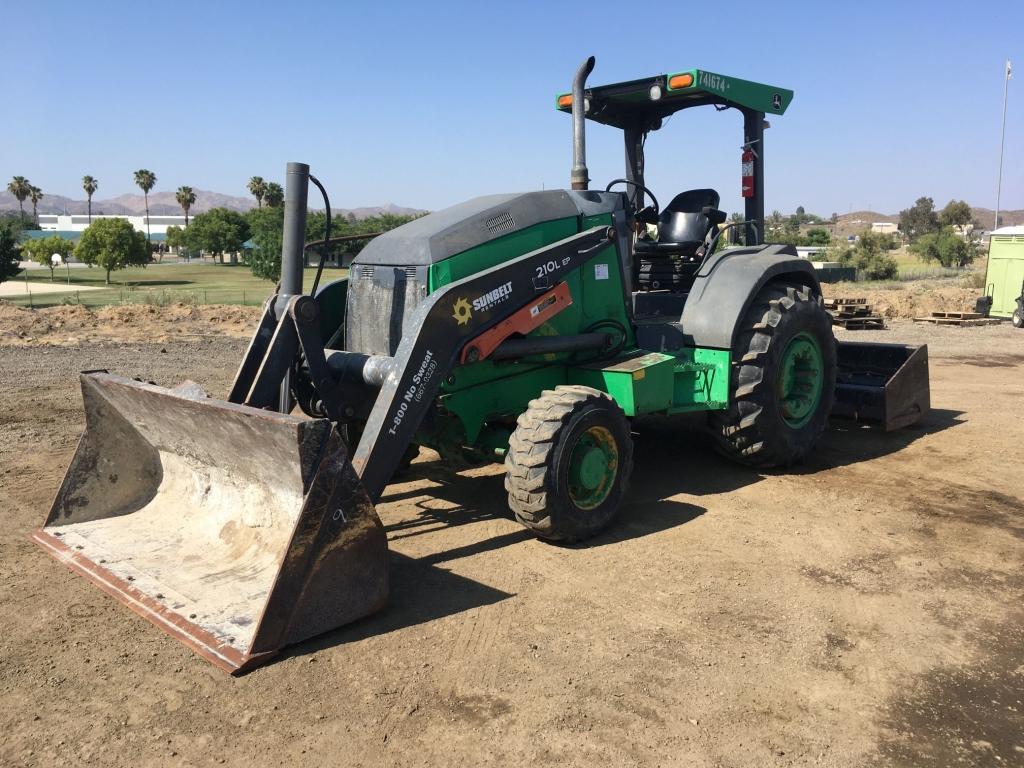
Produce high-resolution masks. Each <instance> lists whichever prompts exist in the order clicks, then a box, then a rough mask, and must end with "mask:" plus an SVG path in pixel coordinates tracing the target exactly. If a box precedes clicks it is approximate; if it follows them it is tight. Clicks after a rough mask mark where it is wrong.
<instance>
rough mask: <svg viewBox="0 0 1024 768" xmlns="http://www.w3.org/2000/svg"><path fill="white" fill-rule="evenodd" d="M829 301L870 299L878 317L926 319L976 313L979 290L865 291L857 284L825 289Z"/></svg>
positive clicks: (920, 286) (917, 287)
mask: <svg viewBox="0 0 1024 768" xmlns="http://www.w3.org/2000/svg"><path fill="white" fill-rule="evenodd" d="M824 291H825V298H826V299H845V298H861V297H863V298H866V299H867V300H868V304H870V305H871V306H872V307H873V308H874V313H875V314H876V315H879V316H881V317H885V318H888V319H890V320H895V319H898V318H899V319H904V320H906V319H910V318H914V317H923V316H926V315H928V314H930V313H932V312H973V311H974V302H975V301H977V299H978V297H979V296H981V293H982V292H981V291H980V290H979V289H977V288H962V287H959V286H936V285H935V284H934V283H928V282H925V281H922V282H914V283H907V284H906V285H904V286H901V287H899V288H891V289H887V288H864V287H862V286H859V285H858V284H857V283H835V284H834V285H826V286H824Z"/></svg>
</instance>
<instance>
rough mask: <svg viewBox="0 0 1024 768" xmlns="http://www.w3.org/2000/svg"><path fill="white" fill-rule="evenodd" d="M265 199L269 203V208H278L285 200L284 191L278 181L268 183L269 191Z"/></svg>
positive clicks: (265, 194)
mask: <svg viewBox="0 0 1024 768" xmlns="http://www.w3.org/2000/svg"><path fill="white" fill-rule="evenodd" d="M263 197H264V199H266V201H267V207H268V208H277V207H278V206H279V205H281V202H282V201H283V200H284V190H283V189H282V188H281V185H280V184H278V183H277V182H276V181H271V182H268V183H267V191H266V192H265V193H264V194H263Z"/></svg>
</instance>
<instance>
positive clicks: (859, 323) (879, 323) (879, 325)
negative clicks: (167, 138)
mask: <svg viewBox="0 0 1024 768" xmlns="http://www.w3.org/2000/svg"><path fill="white" fill-rule="evenodd" d="M832 325H838V326H839V327H840V328H845V329H846V330H848V331H868V330H885V321H884V320H882V318H880V317H878V316H876V315H866V316H860V317H833V318H832Z"/></svg>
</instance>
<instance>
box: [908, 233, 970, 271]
mask: <svg viewBox="0 0 1024 768" xmlns="http://www.w3.org/2000/svg"><path fill="white" fill-rule="evenodd" d="M910 250H911V251H913V252H914V253H916V254H917V255H918V256H920V257H921V258H922V259H923V260H924V261H937V262H938V263H939V264H941V265H942V266H944V267H966V266H967V265H968V264H970V263H971V262H972V261H974V259H975V257H976V256H977V255H978V249H977V245H976V244H975V243H974V242H967V241H966V240H964V239H963V238H962V237H960V236H959V235H957V234H956V233H955V232H954V231H953V227H952V226H947V227H943V228H942V229H940V230H939V231H938V232H930V233H928V234H927V235H924V236H923V237H919V238H918V239H917V241H916V242H915V243H914V244H913V245H911V246H910Z"/></svg>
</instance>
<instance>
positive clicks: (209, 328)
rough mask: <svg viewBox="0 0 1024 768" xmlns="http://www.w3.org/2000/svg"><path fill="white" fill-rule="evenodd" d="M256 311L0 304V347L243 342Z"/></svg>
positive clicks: (209, 307) (215, 307)
mask: <svg viewBox="0 0 1024 768" xmlns="http://www.w3.org/2000/svg"><path fill="white" fill-rule="evenodd" d="M259 315H260V308H259V307H238V306H220V305H206V306H193V305H188V304H171V305H168V306H165V307H157V306H153V305H150V304H125V305H120V306H111V307H102V308H100V309H96V310H93V309H89V308H88V307H83V306H79V305H68V306H61V307H48V308H46V309H26V308H24V307H18V306H15V305H13V304H9V303H6V302H3V301H0V345H4V344H6V345H33V344H45V345H65V344H78V343H81V342H86V341H98V340H104V339H107V340H116V341H169V340H171V339H177V338H183V337H189V336H210V335H216V336H232V337H238V338H246V337H248V336H249V335H250V334H251V333H252V329H253V327H254V326H255V324H256V322H257V321H258V320H259Z"/></svg>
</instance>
